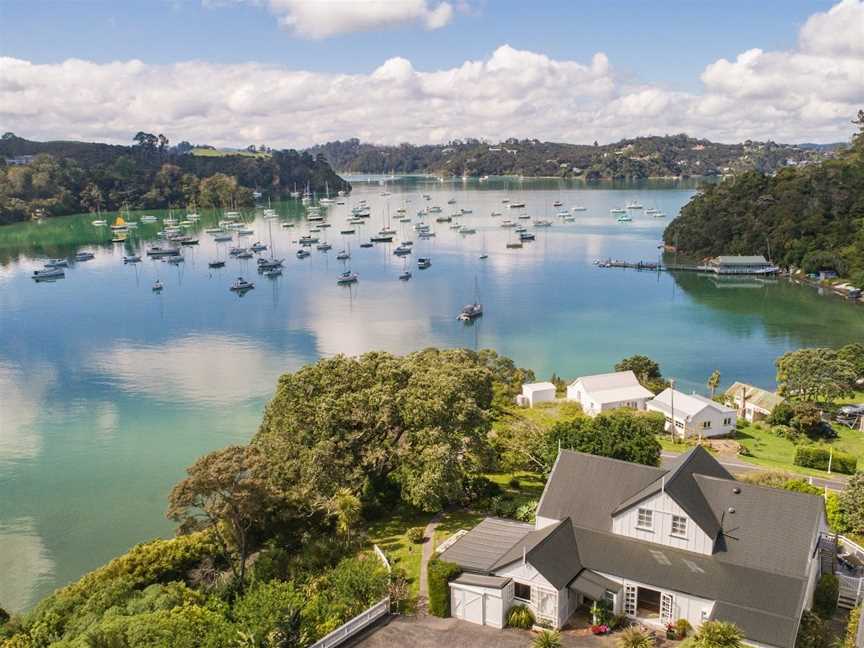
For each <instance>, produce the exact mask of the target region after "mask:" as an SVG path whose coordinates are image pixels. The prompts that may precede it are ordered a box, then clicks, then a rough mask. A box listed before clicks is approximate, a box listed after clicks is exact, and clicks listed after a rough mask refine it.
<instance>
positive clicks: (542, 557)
mask: <svg viewBox="0 0 864 648" xmlns="http://www.w3.org/2000/svg"><path fill="white" fill-rule="evenodd" d="M523 556H524V557H525V560H526V562H528V563H530V564H531V566H532V567H534V568H535V569H536V570H537V571H539V572H540V573H541V574H543V577H544V578H545V579H546V580H547V581H549V583H550V584H551V585H552V586H553V587H554V588H556V589H559V590H560V589H562V588H563V587H564V586H565V585H567V584H568V583H569V582H570V581H572V580H573V579H574V578H576V575H577V574H578V573H579V572H580V571H581V570H582V563H581V562H579V550H578V548H577V547H576V540H575V538H574V536H573V524H572V523H571V521H570V518H567V519H566V520H562V521H561V522H557V523H555V524H551V525H549V526H546V527H543V528H542V529H537V530H536V531H532V532H531V533H529V534H528V535H527V536H525V538H523V539H522V540H521V541H519V542H517V543H516V544H515V545H513V547H511V548H510V550H509V551H507V553H505V554H504V555H503V556H501V558H499V559H498V561H497V562H496V563H495V565H494V567H493V569H500V568H502V567H504V566H506V565H509V564H511V563H514V562H516V561H517V560H522V558H523Z"/></svg>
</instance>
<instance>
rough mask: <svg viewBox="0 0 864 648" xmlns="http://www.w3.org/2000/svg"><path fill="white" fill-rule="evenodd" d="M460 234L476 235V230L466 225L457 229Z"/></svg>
mask: <svg viewBox="0 0 864 648" xmlns="http://www.w3.org/2000/svg"><path fill="white" fill-rule="evenodd" d="M459 233H460V234H476V233H477V230H476V229H475V228H473V227H468V226H467V225H463V226H462V227H460V228H459Z"/></svg>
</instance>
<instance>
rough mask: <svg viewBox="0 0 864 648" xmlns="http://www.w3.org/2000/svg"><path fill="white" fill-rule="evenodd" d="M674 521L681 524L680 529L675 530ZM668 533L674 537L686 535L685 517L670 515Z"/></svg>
mask: <svg viewBox="0 0 864 648" xmlns="http://www.w3.org/2000/svg"><path fill="white" fill-rule="evenodd" d="M676 523H678V524H679V526H681V528H682V530H681V531H676V530H675V526H676ZM669 535H672V536H675V537H676V538H686V537H687V518H686V517H685V516H683V515H673V516H672V526H671V530H670V531H669Z"/></svg>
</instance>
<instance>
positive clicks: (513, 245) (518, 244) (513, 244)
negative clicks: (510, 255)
mask: <svg viewBox="0 0 864 648" xmlns="http://www.w3.org/2000/svg"><path fill="white" fill-rule="evenodd" d="M507 247H508V248H510V249H514V250H515V249H518V248H521V247H522V241H512V242H510V243H508V244H507Z"/></svg>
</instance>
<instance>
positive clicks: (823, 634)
mask: <svg viewBox="0 0 864 648" xmlns="http://www.w3.org/2000/svg"><path fill="white" fill-rule="evenodd" d="M831 645H832V641H831V633H830V632H829V629H828V624H827V623H825V621H823V620H822V619H821V618H819V616H818V615H817V614H814V613H813V612H810V611H808V610H804V613H803V614H802V615H801V624H800V625H799V626H798V636H797V637H796V639H795V648H829V646H831Z"/></svg>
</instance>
